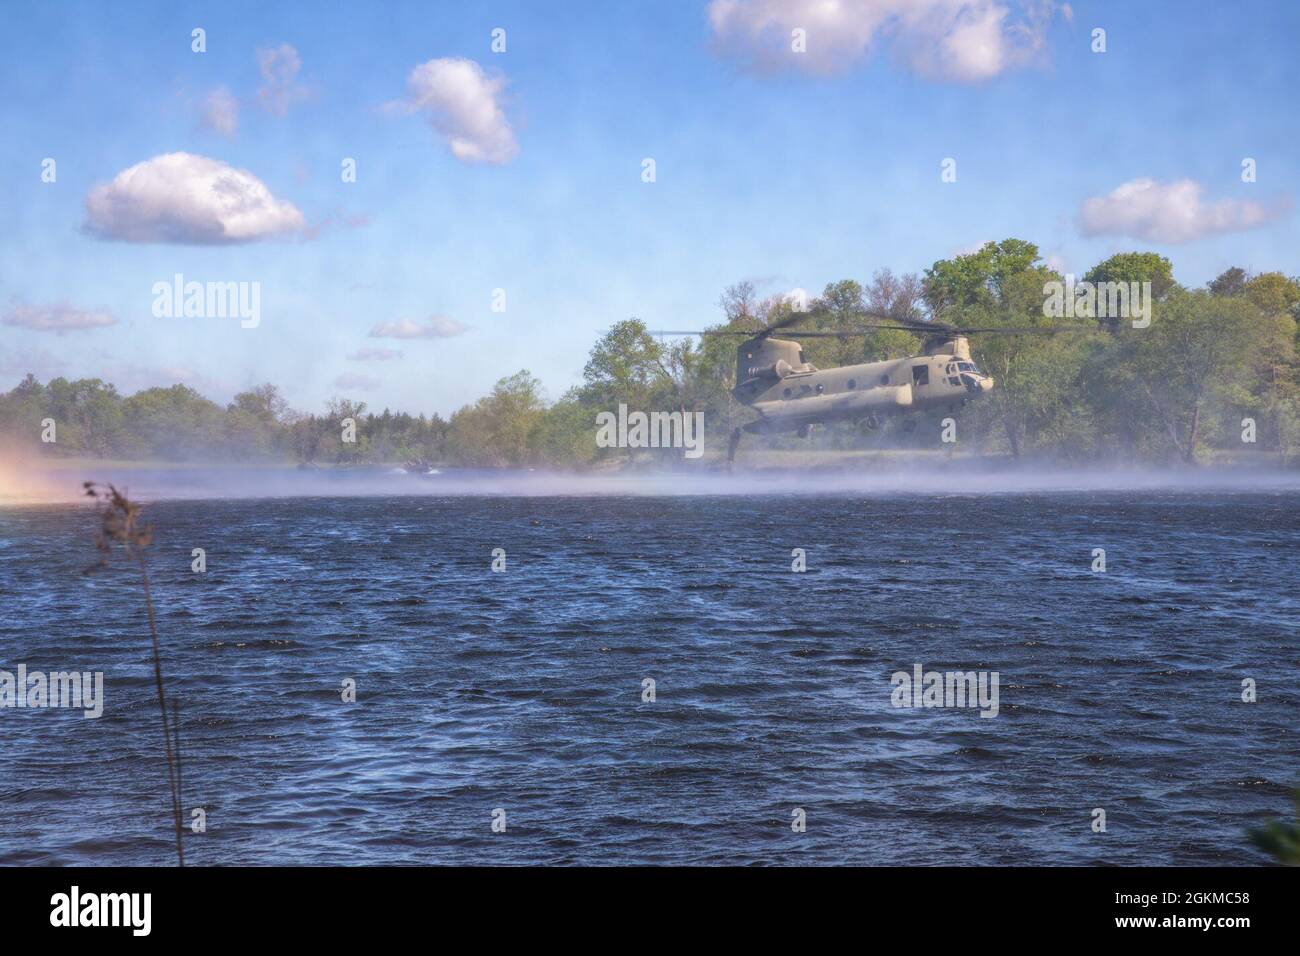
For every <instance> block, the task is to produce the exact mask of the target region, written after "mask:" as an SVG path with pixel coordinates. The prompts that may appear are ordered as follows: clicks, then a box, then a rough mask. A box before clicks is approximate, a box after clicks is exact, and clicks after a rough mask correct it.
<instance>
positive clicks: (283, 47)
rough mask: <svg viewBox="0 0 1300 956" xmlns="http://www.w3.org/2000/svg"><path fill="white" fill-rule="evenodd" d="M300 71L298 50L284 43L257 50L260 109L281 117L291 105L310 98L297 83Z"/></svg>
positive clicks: (308, 92)
mask: <svg viewBox="0 0 1300 956" xmlns="http://www.w3.org/2000/svg"><path fill="white" fill-rule="evenodd" d="M301 69H302V59H301V58H300V57H299V56H298V51H297V50H295V49H294V48H293V47H292V46H290V45H289V44H287V43H281V44H280V45H279V46H277V47H266V48H264V49H261V50H258V51H257V70H258V72H259V73H261V74H262V85H261V86H260V87H258V90H257V101H258V102H259V103H261V104H262V107H263V109H265V110H266V111H267V112H268V113H272V114H274V115H275V116H284V115H285V114H286V113H288V112H289V107H290V106H292V105H293V104H294V103H297V102H299V101H300V100H305V99H307V97H308V96H310V95H311V91H310V90H308V89H307V87H306V86H304V85H302V84H301V83H299V82H298V71H299V70H301Z"/></svg>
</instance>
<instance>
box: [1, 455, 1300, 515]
mask: <svg viewBox="0 0 1300 956" xmlns="http://www.w3.org/2000/svg"><path fill="white" fill-rule="evenodd" d="M11 474H14V473H11ZM16 474H18V475H20V476H21V477H20V478H14V479H13V480H11V481H10V482H8V483H4V482H0V506H2V505H5V504H17V503H24V502H26V503H54V502H60V501H75V500H78V499H80V498H81V497H82V486H81V483H82V481H85V480H94V481H97V482H111V483H113V484H115V485H117V486H118V487H119V488H123V489H126V490H127V491H128V492H129V493H130V495H131V497H133V498H136V499H139V500H142V501H162V500H197V499H219V498H228V499H246V498H296V497H307V498H321V497H325V498H334V497H341V498H354V497H391V496H435V497H442V496H456V497H459V496H466V495H487V496H507V497H514V496H518V497H557V496H561V497H603V496H622V495H632V496H661V495H667V496H679V495H687V496H690V495H739V496H752V495H891V494H926V495H948V494H970V495H999V494H1036V493H1064V492H1084V491H1094V492H1105V491H1115V492H1119V491H1143V490H1147V491H1171V492H1172V491H1188V492H1195V491H1205V492H1263V491H1293V490H1300V471H1280V470H1269V469H1248V468H1215V467H1203V468H1167V469H1161V468H1087V469H1070V468H1058V467H1043V466H1033V465H1022V466H1014V467H1006V466H1002V467H998V466H992V465H989V464H987V463H981V462H979V461H977V460H970V459H958V460H955V461H948V462H942V463H939V462H935V461H933V460H930V461H916V462H911V463H903V464H899V463H897V462H893V463H891V464H889V465H887V466H879V465H872V464H867V465H855V466H853V467H852V468H847V467H844V466H842V465H841V466H835V467H826V468H816V467H810V468H801V469H788V470H782V469H762V470H747V469H745V468H744V467H737V468H736V469H735V470H734V471H732V472H730V473H728V472H726V471H723V470H721V469H717V468H713V469H706V468H704V467H701V468H699V469H696V470H690V469H682V470H661V471H650V470H646V471H623V472H607V473H591V472H577V473H565V472H553V471H545V470H531V469H528V470H523V469H461V468H448V469H443V470H441V471H439V472H438V473H436V474H420V473H408V472H406V471H405V470H403V469H397V468H387V469H385V468H358V469H341V468H340V469H309V470H300V469H295V468H289V467H244V466H238V465H212V466H186V467H183V468H138V467H132V468H120V467H114V466H112V465H104V466H96V465H94V464H93V463H90V464H87V465H86V466H85V467H79V468H77V469H76V470H71V469H67V468H60V469H57V470H51V469H45V470H32V469H27V470H24V471H21V472H17V473H16Z"/></svg>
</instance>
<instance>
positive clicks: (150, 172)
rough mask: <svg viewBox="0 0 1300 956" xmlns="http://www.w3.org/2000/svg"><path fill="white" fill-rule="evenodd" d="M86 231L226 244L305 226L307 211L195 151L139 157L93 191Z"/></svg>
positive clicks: (105, 235)
mask: <svg viewBox="0 0 1300 956" xmlns="http://www.w3.org/2000/svg"><path fill="white" fill-rule="evenodd" d="M85 228H86V230H87V231H88V232H90V233H92V234H93V235H97V236H99V237H100V238H103V239H119V240H122V241H124V242H174V243H189V244H194V245H221V244H225V243H236V242H253V241H255V240H257V239H265V238H267V237H269V236H277V235H285V234H289V233H297V232H302V231H303V229H304V222H303V217H302V213H301V212H299V211H298V210H297V209H296V208H295V207H294V205H293V204H292V203H289V202H285V201H284V200H280V199H276V198H275V197H274V196H272V195H271V191H270V190H269V189H267V188H266V185H265V184H264V183H263V182H262V181H261V180H260V179H258V178H257V177H256V176H254V175H253V174H252V173H250V172H248V171H247V170H243V169H235V168H234V167H233V166H229V165H227V164H226V163H223V162H220V161H218V160H215V159H208V158H207V157H206V156H195V155H194V154H192V153H166V154H164V155H162V156H155V157H154V158H153V159H149V160H145V161H144V162H143V163H137V164H136V165H134V166H132V167H131V168H130V169H125V170H123V171H122V172H120V173H118V174H117V176H115V177H114V178H113V181H112V182H111V183H106V184H101V185H98V186H95V187H94V188H93V189H91V190H90V193H89V194H88V195H87V196H86V226H85Z"/></svg>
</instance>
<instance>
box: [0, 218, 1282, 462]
mask: <svg viewBox="0 0 1300 956" xmlns="http://www.w3.org/2000/svg"><path fill="white" fill-rule="evenodd" d="M1064 279H1065V277H1064V276H1062V275H1061V274H1060V273H1058V272H1057V271H1056V270H1054V269H1052V268H1051V267H1049V266H1048V265H1047V264H1046V263H1045V262H1044V261H1043V259H1042V257H1041V255H1040V254H1039V250H1038V248H1037V247H1036V246H1035V245H1034V244H1033V243H1030V242H1026V241H1024V240H1020V239H1006V240H1003V241H1002V242H990V243H987V244H985V245H984V247H983V248H981V249H979V250H978V251H975V252H972V253H969V254H965V255H958V256H954V257H953V258H950V259H942V260H939V261H938V262H936V263H935V264H934V265H933V266H932V267H931V268H929V269H926V270H925V271H924V273H923V274H920V275H916V274H908V275H895V274H893V273H892V272H890V271H889V270H887V269H886V270H880V271H878V272H876V273H875V274H874V276H873V277H872V278H871V280H870V281H869V282H867V283H865V284H864V283H859V282H858V281H855V280H852V279H846V280H842V281H840V282H833V283H831V284H829V285H827V286H826V288H825V289H824V290H823V291H822V293H821V295H820V296H817V297H816V298H815V299H813V300H812V301H811V302H807V303H804V302H799V301H797V300H796V299H795V298H793V297H791V296H788V295H774V296H767V297H762V296H760V295H759V294H758V292H757V290H756V289H755V287H754V285H753V284H752V283H750V282H740V283H737V284H735V285H732V286H730V287H728V288H727V289H726V290H725V291H724V292H723V293H722V295H721V297H720V299H719V303H718V305H719V308H720V310H721V315H720V317H719V321H718V323H717V324H716V325H714V326H713V328H714V329H716V330H723V329H727V330H747V331H748V330H755V329H758V328H761V327H762V326H764V325H766V324H769V323H771V322H774V321H777V320H779V319H781V318H784V317H786V316H789V315H790V314H791V313H792V312H794V311H796V310H805V309H806V310H807V311H808V317H807V318H806V319H805V320H803V321H802V322H800V323H799V324H800V326H801V327H803V328H812V329H822V330H826V329H849V330H860V332H861V334H860V335H855V336H853V337H850V338H839V339H836V338H816V339H809V340H806V341H805V342H804V343H803V345H804V352H805V356H806V358H807V360H808V361H809V362H811V363H813V364H814V365H816V366H818V367H821V368H827V367H832V366H837V365H849V364H855V363H859V362H868V361H877V360H882V359H892V358H902V357H905V356H909V355H915V354H919V353H920V352H921V351H922V349H923V336H922V335H920V334H916V333H912V332H909V331H906V330H901V329H877V328H873V327H872V323H873V319H872V318H870V316H883V317H886V318H889V319H894V320H897V321H900V322H905V323H912V322H926V321H931V320H934V319H939V320H942V321H945V322H949V323H952V324H955V325H958V326H962V327H974V328H987V327H995V328H1012V329H1015V328H1048V327H1054V326H1059V325H1070V326H1072V327H1075V330H1074V331H1071V332H1070V333H1069V334H1061V335H1038V334H1025V335H975V336H972V339H971V347H972V351H973V353H974V358H975V360H976V362H977V363H978V364H979V365H980V366H981V367H982V368H983V369H984V370H985V371H986V372H988V373H989V374H991V375H993V376H994V378H995V379H996V381H997V387H996V388H995V389H994V391H993V392H992V393H991V394H990V396H989V398H988V399H987V400H982V401H979V402H975V403H973V404H971V405H969V406H968V407H967V408H966V409H965V410H963V412H962V413H961V416H960V422H959V436H960V437H959V442H960V444H959V447H962V448H963V449H965V450H969V451H973V452H976V453H979V454H985V455H1007V456H1011V457H1014V458H1025V457H1032V458H1050V459H1055V460H1065V461H1078V462H1101V461H1110V462H1134V463H1136V462H1148V463H1161V462H1168V461H1183V462H1196V461H1207V460H1214V459H1217V458H1233V459H1239V458H1240V457H1241V456H1242V455H1247V454H1249V455H1256V454H1262V455H1264V456H1266V457H1267V458H1268V459H1269V460H1271V461H1273V462H1282V463H1292V462H1294V461H1295V460H1296V458H1297V445H1298V444H1300V360H1298V359H1297V355H1298V354H1300V351H1298V348H1297V319H1298V318H1300V280H1297V279H1296V278H1294V277H1288V276H1285V275H1283V274H1281V273H1277V272H1270V273H1263V274H1259V275H1251V274H1249V273H1247V272H1246V271H1245V270H1244V269H1241V268H1236V267H1234V268H1231V269H1228V270H1227V271H1226V272H1224V273H1223V274H1222V275H1220V276H1218V277H1217V278H1216V279H1214V280H1213V281H1212V282H1210V283H1209V284H1208V285H1207V286H1206V287H1205V288H1200V289H1193V288H1186V287H1184V286H1182V285H1181V284H1179V283H1178V282H1177V281H1176V279H1175V278H1174V275H1173V269H1172V265H1171V264H1170V262H1169V260H1168V259H1166V258H1165V257H1163V256H1160V255H1157V254H1155V253H1150V252H1132V253H1123V254H1119V255H1115V256H1112V257H1110V258H1108V259H1106V260H1105V261H1103V262H1101V263H1098V264H1097V265H1096V266H1094V267H1093V268H1092V269H1090V270H1089V271H1088V272H1087V273H1086V274H1085V275H1084V276H1083V277H1082V281H1084V282H1089V283H1101V282H1124V283H1132V282H1136V283H1149V284H1150V285H1149V289H1150V296H1151V302H1150V309H1151V311H1150V322H1149V324H1147V325H1146V326H1145V327H1143V328H1134V327H1133V323H1132V322H1130V321H1127V320H1126V319H1118V318H1117V317H1115V316H1113V315H1104V314H1098V315H1090V314H1087V313H1086V312H1084V313H1083V314H1080V313H1079V312H1075V313H1074V316H1073V317H1072V318H1071V319H1062V318H1060V317H1058V316H1055V315H1049V314H1048V310H1046V309H1045V308H1044V302H1045V295H1046V292H1045V290H1046V289H1047V288H1048V284H1049V283H1052V282H1063V281H1064ZM789 337H790V338H793V339H796V340H798V333H797V332H791V333H789ZM740 341H741V338H740V337H738V336H705V337H702V338H700V339H674V340H668V341H665V340H661V339H659V338H656V337H655V336H654V335H653V334H651V332H650V331H649V330H648V329H647V327H646V325H645V324H644V323H643V322H642V321H640V320H639V319H635V318H633V319H628V320H625V321H622V322H618V323H616V324H615V325H614V326H613V327H612V328H611V329H610V330H609V331H608V332H607V333H606V334H605V335H603V336H602V337H601V338H600V339H599V340H598V341H597V342H596V343H595V345H594V346H593V348H592V350H591V353H590V356H589V357H588V361H587V364H586V367H585V368H584V370H583V380H582V383H581V384H579V385H577V386H575V387H573V388H571V389H569V390H568V391H567V392H565V393H564V394H563V395H561V396H559V397H558V398H556V399H554V400H550V399H548V397H547V395H546V392H545V390H544V389H543V386H542V383H541V382H540V381H538V380H537V379H536V378H535V377H534V376H533V375H532V374H530V373H529V372H528V371H526V370H524V371H520V372H517V373H515V374H514V375H510V376H508V377H506V378H503V379H501V380H500V381H498V382H497V383H496V385H495V386H494V387H493V389H492V391H491V392H490V393H489V394H487V395H485V396H483V397H482V398H480V399H478V401H476V402H474V403H472V404H469V405H466V406H465V407H463V408H461V409H459V410H457V411H456V412H455V413H453V414H452V415H451V416H450V417H449V418H447V419H444V418H442V417H441V416H439V415H436V414H435V415H432V416H425V415H411V414H408V413H405V412H393V411H390V410H389V409H384V410H383V411H382V412H379V413H376V412H374V411H373V410H371V409H369V408H368V407H367V405H366V403H364V402H360V401H356V400H353V399H349V398H342V397H340V398H334V399H332V400H331V401H330V402H329V403H328V406H327V408H326V409H325V410H324V411H323V413H319V414H313V413H304V412H300V411H295V410H294V409H292V408H291V407H290V406H289V404H288V402H287V401H286V400H285V399H284V397H283V395H282V394H281V392H280V390H279V389H278V388H277V387H276V386H275V385H272V384H266V385H262V386H259V387H257V388H252V389H249V390H248V391H245V392H241V393H239V394H238V395H236V396H235V397H234V399H233V400H232V401H231V402H230V403H229V404H227V405H225V406H222V405H220V404H218V403H216V402H213V401H211V400H209V399H207V398H205V397H203V396H202V395H200V394H199V393H198V392H196V391H195V390H194V389H192V388H190V387H188V386H185V385H173V386H171V387H168V388H150V389H145V390H144V391H140V392H137V393H135V394H134V395H130V396H123V395H121V394H119V393H118V391H117V390H116V388H115V387H114V386H113V385H112V384H110V383H107V382H104V381H102V380H101V379H97V378H92V379H78V380H76V381H69V380H67V379H65V378H56V379H53V380H52V381H49V382H47V383H45V384H42V383H40V382H38V381H37V380H36V379H35V378H34V377H33V376H31V375H30V374H29V375H28V376H27V377H26V378H25V379H24V380H23V381H22V382H21V383H19V384H18V385H17V387H15V388H14V389H12V390H11V391H9V392H8V393H5V394H4V395H2V396H0V436H5V437H6V438H7V439H8V440H9V441H11V442H19V443H22V444H26V445H30V446H32V447H34V448H36V449H39V450H40V451H42V452H43V453H46V454H53V455H70V456H92V457H102V458H121V459H148V460H191V461H193V460H219V461H297V462H302V463H320V464H363V463H404V462H427V463H430V464H447V465H466V466H548V467H590V466H598V465H601V464H618V463H622V462H626V461H628V460H630V459H631V458H632V457H633V455H634V454H635V455H636V456H637V457H638V458H640V459H658V460H660V461H664V462H670V461H673V460H675V459H677V458H679V457H680V451H679V450H675V449H652V450H646V451H641V452H636V453H633V452H632V451H630V450H627V449H610V448H598V447H597V445H596V415H597V414H598V413H599V412H602V411H611V410H613V409H616V408H617V406H618V405H619V403H625V404H626V405H627V406H628V407H629V408H634V409H642V410H646V411H651V410H659V411H682V412H697V411H702V412H704V422H705V427H706V442H707V444H706V447H707V448H709V449H711V455H710V457H715V456H716V455H717V452H718V451H719V450H720V449H722V448H725V445H726V437H727V435H728V434H729V433H730V432H731V430H732V428H734V427H736V426H737V425H740V424H743V423H744V422H746V421H749V420H751V419H752V418H753V413H752V412H750V411H748V410H747V409H745V408H744V407H743V406H741V405H739V404H737V403H736V402H735V400H734V399H733V398H732V397H731V395H730V390H731V389H732V387H734V385H735V384H736V383H735V380H734V379H735V347H736V345H737V344H738V343H739V342H740ZM919 414H920V413H914V416H913V417H915V416H916V415H919ZM49 420H53V421H54V423H55V426H56V428H57V440H56V441H55V442H53V443H43V442H41V441H40V435H41V433H42V423H44V422H47V421H49ZM346 420H351V421H352V422H353V423H354V425H355V427H354V438H355V440H354V441H344V440H342V431H341V428H342V424H341V423H343V422H344V421H346ZM916 425H917V422H916V421H912V422H910V423H908V422H906V421H905V420H904V419H895V420H893V421H890V422H887V423H886V425H885V426H884V427H882V428H881V429H880V430H878V431H875V432H871V433H864V432H862V431H860V430H858V429H856V428H854V427H852V426H850V425H836V426H831V427H828V428H826V429H825V430H824V431H823V433H822V435H821V437H820V439H819V441H820V442H821V444H822V447H830V448H841V449H864V448H882V447H883V448H926V447H938V435H939V429H938V428H937V427H933V428H930V427H916ZM800 441H801V440H799V439H795V438H793V437H792V436H788V437H787V436H776V437H771V438H760V439H758V440H757V441H756V442H755V445H757V446H758V447H761V446H762V444H763V443H764V442H766V444H768V445H769V446H779V447H800V445H799V442H800Z"/></svg>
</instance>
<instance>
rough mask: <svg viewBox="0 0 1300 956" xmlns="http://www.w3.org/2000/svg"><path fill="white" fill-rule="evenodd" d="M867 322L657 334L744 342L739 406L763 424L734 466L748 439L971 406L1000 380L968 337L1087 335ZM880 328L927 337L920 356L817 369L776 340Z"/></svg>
mask: <svg viewBox="0 0 1300 956" xmlns="http://www.w3.org/2000/svg"><path fill="white" fill-rule="evenodd" d="M858 314H859V316H860V317H861V318H863V319H864V320H866V323H867V324H866V325H864V327H863V328H859V329H854V330H828V329H792V328H790V326H793V325H796V324H797V323H799V322H804V321H808V320H809V319H811V318H814V317H815V316H816V313H815V312H794V313H792V314H790V315H788V316H786V317H784V318H782V319H780V320H778V321H776V322H773V323H772V324H771V325H768V326H767V327H766V328H763V329H758V330H745V329H705V330H701V331H694V332H681V331H662V332H653V333H651V334H654V335H743V336H745V337H746V340H745V341H744V342H741V343H740V345H739V346H737V347H736V386H735V388H733V389H732V390H731V394H732V395H733V396H734V397H735V399H736V401H738V402H740V403H741V404H742V405H747V406H748V407H750V408H752V409H753V410H754V411H756V412H758V415H759V417H758V420H757V421H752V422H749V423H747V424H745V425H743V426H741V427H740V428H736V429H735V430H733V431H732V433H731V439H730V441H729V442H728V445H727V464H728V465H731V463H732V462H733V461H734V460H735V457H736V449H737V448H738V447H739V445H740V439H741V435H742V434H743V432H749V433H750V434H765V433H772V432H778V431H791V430H792V431H796V432H798V434H799V437H800V438H806V437H808V435H809V434H810V433H811V431H812V428H813V426H815V425H826V424H830V423H832V422H841V421H851V422H856V423H858V424H860V425H862V426H864V427H866V428H869V429H874V428H878V427H879V426H880V424H881V419H882V418H883V417H885V416H888V415H895V414H901V413H906V412H911V411H923V410H927V409H929V410H934V409H941V410H945V411H951V412H956V411H958V410H959V409H960V408H961V407H962V406H964V405H965V404H966V403H967V402H970V401H973V400H975V399H977V398H980V397H981V396H984V395H987V394H988V393H989V392H991V391H992V390H993V386H994V380H993V378H992V377H990V376H988V375H985V374H984V373H983V372H981V371H980V369H979V368H978V367H977V366H976V364H975V362H974V360H973V359H972V358H971V354H970V344H969V342H968V341H967V336H968V335H973V334H976V333H1000V334H1007V335H1020V334H1024V333H1035V332H1042V333H1049V334H1050V333H1055V332H1064V331H1083V330H1084V329H1083V328H1082V327H1080V328H1075V327H1059V326H1058V327H1055V328H1045V327H1037V326H1028V327H1020V328H958V327H957V326H954V325H951V324H949V323H947V322H944V321H941V320H938V319H934V320H931V321H928V322H926V321H920V320H912V319H893V318H889V317H887V316H880V315H873V314H871V313H866V312H863V313H858ZM876 329H901V330H903V331H907V332H914V333H919V334H921V335H922V336H924V343H925V344H924V351H923V353H922V354H920V355H912V356H908V357H906V358H899V359H888V360H886V361H883V362H864V363H862V364H860V365H844V366H840V367H838V368H828V369H819V368H817V367H816V366H815V365H812V364H811V363H809V362H808V361H806V360H805V359H804V354H803V347H802V346H801V345H800V344H799V343H798V342H796V341H794V340H793V339H780V338H775V337H774V336H775V334H776V333H777V332H781V331H788V332H789V333H790V334H791V335H797V336H799V337H800V338H804V339H808V338H853V337H856V336H861V335H865V334H867V333H869V332H872V331H875V330H876Z"/></svg>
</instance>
